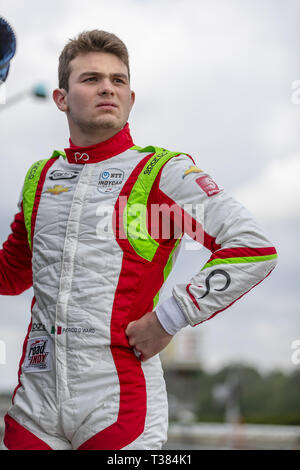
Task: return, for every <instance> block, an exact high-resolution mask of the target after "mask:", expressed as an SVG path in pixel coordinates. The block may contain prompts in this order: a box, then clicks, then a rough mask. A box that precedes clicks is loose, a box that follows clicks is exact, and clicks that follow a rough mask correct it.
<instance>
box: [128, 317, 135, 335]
mask: <svg viewBox="0 0 300 470" xmlns="http://www.w3.org/2000/svg"><path fill="white" fill-rule="evenodd" d="M135 322H136V320H134V321H131V322H130V323H128V325H127V327H126V330H125V335H127V336H128V335H130V330H131V326H132V325H133V323H135Z"/></svg>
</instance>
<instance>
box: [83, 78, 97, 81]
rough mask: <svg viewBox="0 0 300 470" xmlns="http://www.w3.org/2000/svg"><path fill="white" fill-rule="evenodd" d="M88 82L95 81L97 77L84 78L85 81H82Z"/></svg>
mask: <svg viewBox="0 0 300 470" xmlns="http://www.w3.org/2000/svg"><path fill="white" fill-rule="evenodd" d="M90 80H97V77H89V78H86V79H85V80H83V81H84V82H88V81H90Z"/></svg>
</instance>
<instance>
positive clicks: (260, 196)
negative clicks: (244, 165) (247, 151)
mask: <svg viewBox="0 0 300 470" xmlns="http://www.w3.org/2000/svg"><path fill="white" fill-rule="evenodd" d="M299 174H300V154H299V155H292V156H290V157H289V158H286V159H281V160H275V161H273V162H271V163H269V164H268V165H267V166H266V167H265V169H264V170H263V171H262V172H261V173H260V174H259V175H258V176H257V178H256V179H255V180H253V181H250V182H249V183H248V184H245V185H244V186H243V187H241V188H238V189H237V190H236V191H235V193H234V194H235V196H236V198H237V199H238V200H239V201H241V202H242V203H243V204H244V205H245V206H246V207H247V208H248V209H249V210H250V211H251V212H253V213H254V214H255V215H256V216H257V217H258V218H260V219H261V220H266V219H267V220H268V219H272V220H277V221H278V223H279V222H280V221H283V220H284V221H287V220H288V219H289V218H294V217H296V218H297V219H298V218H299V215H300V184H299Z"/></svg>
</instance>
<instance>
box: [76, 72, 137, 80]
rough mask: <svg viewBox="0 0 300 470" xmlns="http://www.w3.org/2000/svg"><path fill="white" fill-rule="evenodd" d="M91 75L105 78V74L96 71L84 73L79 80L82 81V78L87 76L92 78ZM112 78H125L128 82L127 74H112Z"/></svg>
mask: <svg viewBox="0 0 300 470" xmlns="http://www.w3.org/2000/svg"><path fill="white" fill-rule="evenodd" d="M90 75H93V76H97V77H103V76H104V75H105V74H104V73H101V72H94V71H90V72H83V73H82V74H80V75H79V77H78V79H79V80H81V79H82V78H84V77H86V76H90ZM110 76H112V77H119V78H124V79H125V80H128V76H127V75H126V74H125V73H121V72H116V73H111V74H110Z"/></svg>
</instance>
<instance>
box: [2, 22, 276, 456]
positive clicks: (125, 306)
mask: <svg viewBox="0 0 300 470" xmlns="http://www.w3.org/2000/svg"><path fill="white" fill-rule="evenodd" d="M53 98H54V101H55V103H56V105H57V107H58V108H59V110H60V111H62V112H64V113H65V114H66V116H67V119H68V124H69V129H70V146H69V148H66V149H65V153H64V152H60V151H54V153H53V155H52V157H51V158H50V159H46V160H40V161H39V162H37V163H35V164H34V165H33V166H32V167H31V168H30V169H29V171H28V173H27V175H26V178H25V182H24V187H23V191H22V198H21V201H20V212H19V213H18V214H17V215H16V217H15V221H14V223H13V224H12V234H11V235H10V237H9V238H8V240H7V241H6V242H5V243H4V246H3V250H2V252H1V290H0V293H1V294H4V295H5V294H6V295H15V294H19V293H20V292H22V291H24V290H25V289H27V288H29V287H30V286H31V285H32V282H33V288H34V298H33V302H32V321H31V323H30V325H29V329H28V334H27V337H26V339H25V342H24V347H23V355H22V358H21V362H20V370H19V384H18V386H17V388H16V390H15V392H14V396H13V404H12V407H11V408H10V410H9V411H8V414H7V415H6V417H5V436H4V448H7V449H56V450H58V449H84V450H92V449H109V450H111V449H160V448H161V447H162V445H163V443H164V442H165V440H166V435H167V422H168V419H167V414H168V412H167V399H166V390H165V383H164V379H163V373H162V369H161V364H160V360H159V356H158V353H159V352H160V351H161V350H162V349H163V348H164V347H166V346H167V344H168V343H169V342H170V340H171V339H172V337H173V335H174V334H176V332H177V331H179V330H180V329H181V328H183V327H185V326H187V325H191V326H195V325H197V324H198V323H202V322H203V321H206V320H208V319H209V318H212V317H213V316H215V315H216V314H217V313H219V312H220V311H223V310H225V309H226V308H227V307H229V306H230V305H231V304H232V303H233V302H235V301H236V300H237V299H238V298H240V297H241V296H242V295H244V294H245V293H246V292H248V291H249V290H250V289H251V288H252V287H254V286H255V285H256V284H258V283H259V282H261V281H262V280H263V279H264V278H265V277H266V276H267V275H268V274H270V272H271V271H272V269H273V268H274V266H275V262H276V256H277V255H276V251H275V249H274V248H273V247H272V245H271V244H270V242H269V241H268V239H267V238H266V236H265V235H264V234H263V232H262V231H261V230H260V229H259V228H258V227H257V225H256V223H255V222H254V221H253V219H252V217H251V216H250V215H249V214H248V212H247V211H246V210H245V209H244V208H243V207H242V206H241V205H240V204H239V203H238V202H237V201H235V200H234V199H232V198H231V197H229V196H228V195H226V194H225V192H224V191H222V190H220V189H219V188H218V186H217V184H216V183H215V182H214V181H213V180H212V179H211V178H210V177H209V176H208V175H207V174H205V173H204V172H203V171H202V170H200V169H199V168H197V167H196V166H195V163H194V161H193V160H192V158H191V157H190V156H188V155H186V154H182V153H180V152H170V151H168V150H165V149H160V148H157V147H152V146H149V147H146V148H144V149H142V148H140V147H137V146H135V145H134V143H133V141H132V138H131V136H130V132H129V127H128V123H127V121H128V117H129V114H130V111H131V109H132V106H133V104H134V100H135V94H134V92H133V91H132V90H131V88H130V73H129V64H128V54H127V49H126V47H125V45H124V44H123V43H122V42H121V41H120V40H119V39H118V38H117V37H116V36H114V35H112V34H110V33H106V32H103V31H97V30H96V31H90V32H85V33H82V34H81V35H79V36H78V38H77V39H74V40H71V41H70V42H69V43H68V44H67V45H66V47H65V48H64V50H63V51H62V54H61V56H60V62H59V88H58V89H56V90H54V92H53ZM199 208H200V209H202V210H199ZM167 229H168V230H167ZM183 231H184V232H186V233H188V234H189V235H190V236H192V237H193V238H194V239H195V240H198V241H200V242H201V243H203V244H204V245H205V246H206V247H207V248H209V249H210V250H211V252H212V256H211V258H210V259H209V260H208V262H207V263H206V264H205V266H203V267H202V268H201V271H200V272H199V273H198V274H196V275H195V276H194V278H193V279H192V280H190V281H189V282H188V283H186V284H183V285H178V286H175V288H174V291H173V296H172V297H171V298H170V299H168V300H166V301H165V302H163V303H162V305H161V306H160V307H159V308H155V306H156V304H157V301H158V297H159V291H160V289H161V287H162V285H163V283H164V280H165V278H166V277H167V275H168V273H169V272H170V270H171V267H172V262H173V260H174V259H175V257H176V254H177V253H178V248H179V244H180V240H181V236H182V233H183ZM166 233H167V235H166ZM31 261H32V268H31ZM31 275H32V277H33V279H31Z"/></svg>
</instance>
